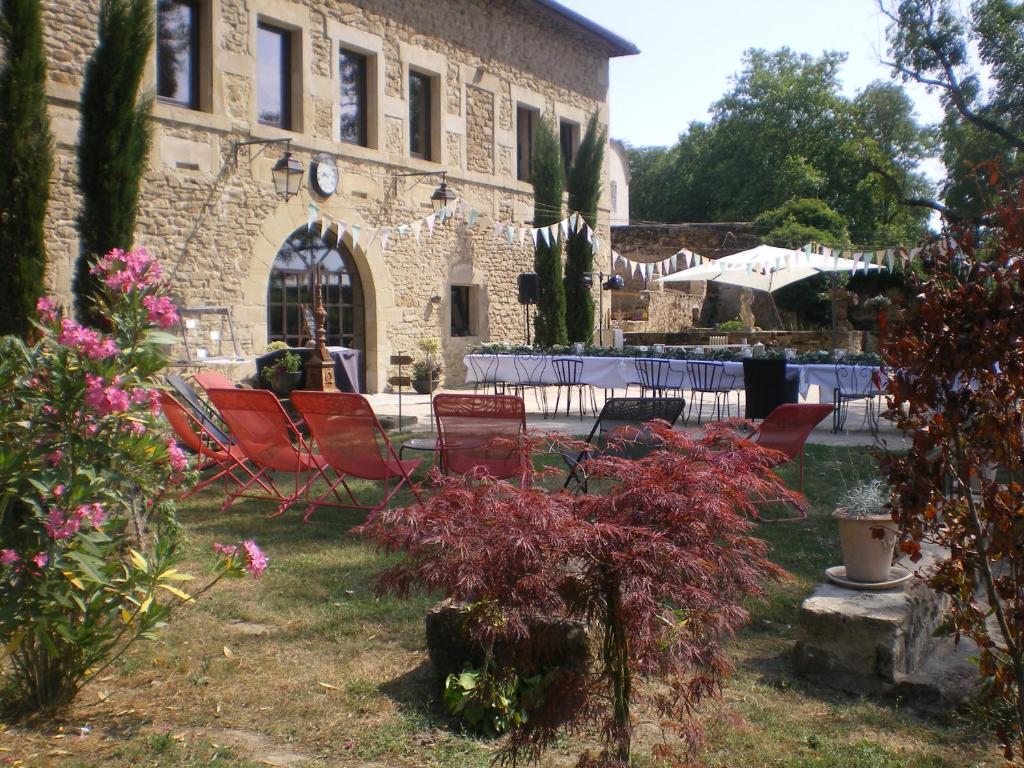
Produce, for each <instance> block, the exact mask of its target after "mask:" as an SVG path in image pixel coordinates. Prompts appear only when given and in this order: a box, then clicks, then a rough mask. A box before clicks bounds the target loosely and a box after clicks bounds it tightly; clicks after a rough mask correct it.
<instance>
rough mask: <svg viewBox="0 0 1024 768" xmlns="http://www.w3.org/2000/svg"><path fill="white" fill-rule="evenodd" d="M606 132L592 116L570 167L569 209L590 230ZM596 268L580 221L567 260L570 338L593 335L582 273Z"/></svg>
mask: <svg viewBox="0 0 1024 768" xmlns="http://www.w3.org/2000/svg"><path fill="white" fill-rule="evenodd" d="M607 135H608V134H607V131H606V130H605V129H604V128H601V127H600V124H599V123H598V122H597V114H596V113H595V114H593V115H591V117H590V121H589V122H588V123H587V130H586V133H584V134H583V140H582V141H580V147H579V150H578V151H577V153H576V159H575V160H574V161H573V164H572V168H570V169H569V183H568V187H569V210H570V211H578V212H579V213H580V215H581V216H582V218H583V220H584V221H586V223H587V224H588V225H589V226H590V228H591V230H593V229H595V228H596V227H597V204H598V201H599V200H600V198H601V168H602V166H603V164H604V146H605V142H606V139H607ZM593 269H594V249H593V245H592V243H591V242H589V241H588V240H587V235H586V231H585V230H584V229H583V228H582V226H580V225H579V224H577V226H576V229H574V230H571V231H570V232H569V237H568V240H567V243H566V259H565V328H566V332H567V335H568V340H569V341H583V342H587V341H590V339H591V337H592V336H593V335H594V295H593V293H592V292H591V290H590V288H588V287H587V286H586V285H584V284H583V276H584V275H586V274H588V273H589V272H591V271H593Z"/></svg>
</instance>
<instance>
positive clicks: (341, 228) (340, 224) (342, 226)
mask: <svg viewBox="0 0 1024 768" xmlns="http://www.w3.org/2000/svg"><path fill="white" fill-rule="evenodd" d="M337 224H338V242H339V243H340V242H341V238H343V237H344V236H345V228H346V227H347V226H348V224H346V223H345V222H344V221H338V222H337Z"/></svg>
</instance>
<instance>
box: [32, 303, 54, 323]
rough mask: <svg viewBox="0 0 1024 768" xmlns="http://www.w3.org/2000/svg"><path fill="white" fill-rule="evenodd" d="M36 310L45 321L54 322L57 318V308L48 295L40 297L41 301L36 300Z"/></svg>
mask: <svg viewBox="0 0 1024 768" xmlns="http://www.w3.org/2000/svg"><path fill="white" fill-rule="evenodd" d="M36 312H38V313H39V319H40V320H42V321H43V322H44V323H52V322H53V321H54V320H56V319H57V309H56V307H55V306H54V304H53V302H52V301H50V300H49V299H48V298H47V297H46V296H40V297H39V301H37V302H36Z"/></svg>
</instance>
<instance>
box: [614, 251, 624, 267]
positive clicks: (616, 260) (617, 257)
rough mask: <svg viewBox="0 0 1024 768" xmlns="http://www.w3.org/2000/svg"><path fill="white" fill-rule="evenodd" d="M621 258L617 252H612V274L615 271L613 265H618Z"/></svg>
mask: <svg viewBox="0 0 1024 768" xmlns="http://www.w3.org/2000/svg"><path fill="white" fill-rule="evenodd" d="M621 258H622V257H621V256H620V255H619V252H618V251H612V272H614V271H615V265H616V264H618V263H619V259H621Z"/></svg>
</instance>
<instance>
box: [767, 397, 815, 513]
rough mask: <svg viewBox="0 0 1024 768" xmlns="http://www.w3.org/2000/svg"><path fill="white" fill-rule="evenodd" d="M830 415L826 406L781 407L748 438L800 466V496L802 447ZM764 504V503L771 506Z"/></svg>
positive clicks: (802, 467) (791, 405) (799, 405)
mask: <svg viewBox="0 0 1024 768" xmlns="http://www.w3.org/2000/svg"><path fill="white" fill-rule="evenodd" d="M830 413H832V406H831V405H830V404H828V403H783V404H782V405H780V406H777V407H776V408H775V410H773V411H772V412H771V413H769V414H768V415H767V416H766V417H765V418H764V420H763V421H762V422H761V423H760V424H758V425H756V426H755V427H754V430H755V433H754V435H753V436H752V437H751V440H753V441H754V442H755V443H757V444H758V445H760V446H762V447H764V448H771V449H773V450H776V451H781V452H782V453H784V454H786V456H787V457H789V460H790V461H796V460H799V462H800V493H803V492H804V445H805V444H806V442H807V438H808V437H809V436H810V434H811V432H812V431H813V430H814V428H815V427H816V426H818V424H819V423H820V422H821V421H822V420H824V419H825V418H827V417H828V415H829V414H830ZM770 502H771V500H770V499H768V500H765V502H764V503H770ZM804 517H807V513H806V512H803V511H801V513H800V515H799V516H798V518H779V519H782V520H795V519H799V518H804Z"/></svg>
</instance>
